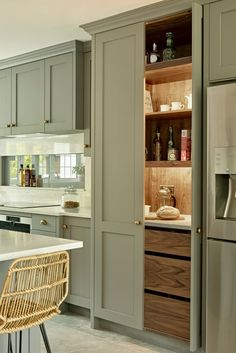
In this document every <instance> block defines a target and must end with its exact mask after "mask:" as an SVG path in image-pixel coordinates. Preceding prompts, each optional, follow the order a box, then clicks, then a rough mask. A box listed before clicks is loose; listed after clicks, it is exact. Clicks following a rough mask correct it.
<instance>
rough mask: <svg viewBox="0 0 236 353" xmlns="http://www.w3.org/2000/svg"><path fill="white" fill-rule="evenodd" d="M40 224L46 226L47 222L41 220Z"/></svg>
mask: <svg viewBox="0 0 236 353" xmlns="http://www.w3.org/2000/svg"><path fill="white" fill-rule="evenodd" d="M40 224H43V225H44V226H45V225H46V224H48V222H47V221H46V219H41V221H40Z"/></svg>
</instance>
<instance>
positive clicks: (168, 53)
mask: <svg viewBox="0 0 236 353" xmlns="http://www.w3.org/2000/svg"><path fill="white" fill-rule="evenodd" d="M166 38H167V39H166V48H165V49H164V50H163V53H162V56H163V61H167V60H173V59H175V48H174V41H173V39H174V34H173V33H172V32H167V33H166Z"/></svg>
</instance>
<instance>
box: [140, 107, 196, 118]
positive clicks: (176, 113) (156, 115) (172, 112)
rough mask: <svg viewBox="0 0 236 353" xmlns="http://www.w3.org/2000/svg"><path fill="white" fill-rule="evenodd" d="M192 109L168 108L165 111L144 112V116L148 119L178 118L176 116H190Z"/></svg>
mask: <svg viewBox="0 0 236 353" xmlns="http://www.w3.org/2000/svg"><path fill="white" fill-rule="evenodd" d="M191 113H192V109H183V110H170V111H167V112H153V113H146V114H145V116H146V118H148V119H151V118H152V119H157V118H159V119H178V118H181V119H182V118H191Z"/></svg>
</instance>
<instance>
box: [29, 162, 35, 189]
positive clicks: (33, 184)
mask: <svg viewBox="0 0 236 353" xmlns="http://www.w3.org/2000/svg"><path fill="white" fill-rule="evenodd" d="M30 186H32V187H35V186H36V171H35V168H34V164H32V168H31V173H30Z"/></svg>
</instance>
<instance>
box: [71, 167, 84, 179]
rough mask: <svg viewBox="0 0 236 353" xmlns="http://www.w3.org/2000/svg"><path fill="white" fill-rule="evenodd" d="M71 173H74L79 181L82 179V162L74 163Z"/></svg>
mask: <svg viewBox="0 0 236 353" xmlns="http://www.w3.org/2000/svg"><path fill="white" fill-rule="evenodd" d="M72 173H75V174H76V177H77V178H78V180H79V181H84V175H85V165H84V164H78V165H76V166H75V167H73V168H72Z"/></svg>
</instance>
